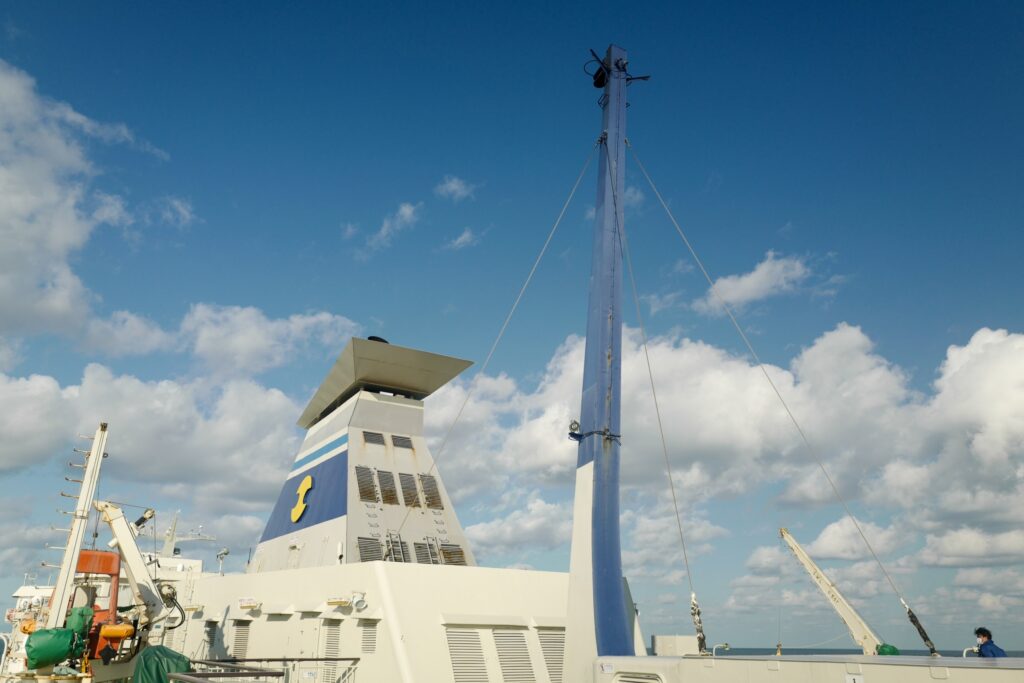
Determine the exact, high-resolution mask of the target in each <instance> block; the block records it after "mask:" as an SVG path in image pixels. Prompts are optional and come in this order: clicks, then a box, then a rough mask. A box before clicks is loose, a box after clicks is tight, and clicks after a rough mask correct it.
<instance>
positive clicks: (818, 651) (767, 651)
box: [718, 645, 1024, 657]
mask: <svg viewBox="0 0 1024 683" xmlns="http://www.w3.org/2000/svg"><path fill="white" fill-rule="evenodd" d="M964 647H968V646H967V645H964ZM939 653H940V654H941V655H942V656H943V657H960V656H961V655H962V654H963V650H939ZM774 654H775V648H774V647H734V648H732V649H730V650H722V648H719V649H718V656H719V657H728V656H729V655H733V656H737V655H774ZM782 654H784V655H859V654H862V652H861V651H860V650H854V649H852V648H841V647H833V648H827V647H823V648H796V647H793V648H787V647H786V646H785V645H783V646H782ZM900 654H902V655H920V656H922V657H926V656H927V655H928V650H900ZM1006 654H1007V655H1008V656H1010V657H1024V651H1019V650H1013V651H1011V650H1007V651H1006ZM968 656H973V655H968Z"/></svg>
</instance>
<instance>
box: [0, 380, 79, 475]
mask: <svg viewBox="0 0 1024 683" xmlns="http://www.w3.org/2000/svg"><path fill="white" fill-rule="evenodd" d="M63 398H64V396H63V393H62V390H61V387H60V385H59V384H58V383H57V381H56V380H55V379H53V378H52V377H47V376H44V375H30V376H28V377H9V376H7V375H2V374H0V434H3V435H4V438H3V439H0V471H11V470H15V469H18V468H20V467H24V466H26V465H31V464H33V463H35V462H37V461H39V460H40V459H43V458H45V457H48V456H51V455H54V454H55V453H56V452H57V451H58V449H59V448H60V446H61V445H62V444H63V443H65V442H66V440H67V437H68V433H67V432H64V433H62V432H61V426H62V425H63V426H65V429H67V428H68V427H70V425H72V424H74V422H73V420H72V419H71V418H72V415H73V413H72V411H70V410H69V409H68V407H67V404H66V403H65V401H64V400H63ZM71 429H72V430H73V427H71Z"/></svg>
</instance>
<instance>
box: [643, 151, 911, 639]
mask: <svg viewBox="0 0 1024 683" xmlns="http://www.w3.org/2000/svg"><path fill="white" fill-rule="evenodd" d="M626 146H627V147H629V151H630V152H631V153H632V154H633V160H634V161H636V164H637V166H638V167H639V168H640V171H641V172H642V173H643V175H644V178H646V179H647V183H648V184H649V185H650V186H651V190H653V191H654V194H655V196H656V197H657V198H658V201H659V202H661V206H662V208H663V209H665V213H666V214H668V218H669V220H670V221H672V225H673V226H675V229H676V232H677V233H679V236H680V237H681V238H682V240H683V244H685V245H686V248H687V250H689V252H690V256H692V257H693V260H694V262H695V263H696V264H697V267H698V268H700V272H701V273H702V274H703V275H704V279H705V280H707V281H708V285H709V286H710V288H711V293H712V294H713V295H714V297H715V299H716V300H717V301H718V303H719V305H720V306H721V307H722V310H724V311H725V313H726V315H728V316H729V320H730V321H731V322H732V326H733V327H734V328H736V332H737V333H738V334H739V335H740V338H741V339H742V340H743V343H744V344H745V345H746V347H747V351H749V352H750V355H751V356H752V357H753V358H754V362H755V363H757V367H758V368H759V369H760V370H761V373H762V374H763V375H764V377H765V379H766V380H768V384H769V385H770V386H771V388H772V391H774V392H775V396H776V397H777V398H778V399H779V402H780V403H781V404H782V407H783V408H784V409H785V411H786V414H787V415H788V416H789V420H790V422H792V423H793V426H794V427H795V428H796V431H797V433H798V434H799V435H800V439H801V441H802V442H803V444H804V447H805V448H806V450H807V452H808V453H810V455H811V457H812V458H813V459H814V461H815V462H816V463H817V464H818V467H819V468H820V469H821V472H822V474H824V475H825V479H826V480H827V481H828V484H829V486H830V487H831V488H832V493H833V494H834V495H835V497H836V500H838V501H839V503H840V505H842V507H843V510H844V511H845V512H846V515H847V517H849V518H850V521H851V522H853V525H854V527H856V529H857V533H858V534H860V537H861V539H862V540H863V541H864V545H865V546H866V547H867V549H868V551H869V552H870V553H871V556H872V557H873V558H874V560H875V563H876V564H877V565H878V568H879V569H881V570H882V574H883V575H884V576H885V579H886V581H888V582H889V586H890V587H892V590H893V592H894V593H895V594H896V597H898V598H899V599H900V602H901V603H902V604H903V606H904V607H906V609H907V612H908V613H910V614H913V612H912V611H911V609H910V607H909V606H908V605H907V602H906V600H904V598H903V595H902V594H901V593H900V589H899V588H897V587H896V582H895V581H893V578H892V576H890V574H889V572H888V571H887V570H886V568H885V565H884V564H882V560H881V559H880V558H879V557H878V554H877V553H876V552H875V549H874V547H873V546H872V545H871V542H870V541H869V540H868V537H867V535H866V534H865V533H864V529H863V528H861V525H860V522H858V521H857V518H856V517H854V516H853V512H852V511H851V510H850V506H849V505H848V504H847V502H846V499H844V498H843V496H842V494H841V493H840V492H839V487H838V486H836V483H835V481H834V480H833V479H832V476H831V475H830V474H829V473H828V469H827V468H826V467H825V463H824V461H823V460H822V459H821V457H820V456H819V455H818V452H817V451H816V450H815V449H814V447H813V446H811V442H810V440H808V438H807V435H806V434H805V433H804V430H803V428H802V427H801V426H800V423H799V422H798V421H797V419H796V416H795V415H794V414H793V411H792V410H791V409H790V407H789V404H788V403H787V402H786V399H785V398H783V396H782V392H780V391H779V388H778V387H777V386H776V384H775V382H774V381H772V378H771V375H769V374H768V369H767V368H766V367H765V365H764V363H763V362H762V361H761V358H760V356H758V355H757V352H756V351H755V350H754V345H753V344H751V343H750V339H749V338H748V337H747V335H746V333H745V332H744V331H743V328H742V327H740V324H739V322H738V321H737V320H736V316H735V315H734V314H733V311H732V308H731V307H730V306H729V305H728V304H727V303H726V302H725V300H724V299H723V298H722V297H721V295H720V294H719V292H718V289H717V288H716V287H715V282H714V280H712V278H711V275H710V274H709V273H708V270H707V268H705V267H704V263H703V262H702V261H701V260H700V257H699V256H697V251H696V250H695V249H694V248H693V245H692V244H690V240H689V239H688V238H687V237H686V233H685V232H683V229H682V228H681V227H680V226H679V222H678V221H676V218H675V216H674V215H672V211H671V210H670V209H669V208H668V204H666V203H665V199H664V198H663V197H662V196H661V193H660V192H659V191H658V187H657V186H656V185H655V184H654V181H653V180H652V179H651V176H650V174H649V173H648V172H647V169H646V168H645V167H644V165H643V162H641V161H640V157H639V156H638V155H637V153H636V150H635V149H633V145H631V144H630V143H629V140H626ZM911 621H913V619H911Z"/></svg>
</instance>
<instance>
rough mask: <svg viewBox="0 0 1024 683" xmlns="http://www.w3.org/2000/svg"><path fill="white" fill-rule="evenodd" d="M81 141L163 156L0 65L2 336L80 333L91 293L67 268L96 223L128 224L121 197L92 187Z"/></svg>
mask: <svg viewBox="0 0 1024 683" xmlns="http://www.w3.org/2000/svg"><path fill="white" fill-rule="evenodd" d="M86 137H90V138H95V139H98V140H101V141H103V142H108V143H120V144H128V145H131V146H133V147H135V148H137V149H142V150H144V151H148V152H151V153H154V154H156V155H157V156H164V157H165V156H166V153H163V152H161V151H160V150H157V149H156V148H154V147H152V146H151V145H148V143H145V142H143V141H140V140H139V139H138V138H136V136H135V135H134V134H133V133H132V131H131V130H130V129H129V128H128V127H127V126H125V125H124V124H120V123H118V124H105V123H100V122H97V121H93V120H92V119H90V118H88V117H86V116H85V115H83V114H80V113H78V112H76V111H75V110H74V109H72V108H71V107H70V106H69V105H67V104H65V103H62V102H55V101H52V100H50V99H48V98H46V97H43V96H42V95H40V94H39V93H38V92H37V91H36V84H35V81H33V80H32V78H31V77H29V76H28V75H27V74H26V73H24V72H22V71H19V70H18V69H15V68H14V67H12V66H10V65H9V64H7V63H6V62H3V61H0V332H6V333H13V334H17V335H31V334H36V333H41V332H56V333H61V334H69V335H70V334H78V333H80V332H81V330H82V328H83V326H84V325H85V323H86V321H87V320H88V319H89V317H90V306H91V304H92V301H93V296H92V294H91V293H90V292H89V291H88V289H87V288H86V287H85V285H83V284H82V282H81V280H80V279H79V278H78V276H77V275H76V274H75V273H74V271H73V270H72V267H71V261H72V260H73V258H74V256H75V255H76V254H77V253H78V252H79V251H80V250H81V249H82V247H83V246H84V245H85V244H86V242H87V241H88V240H89V238H90V236H91V234H92V233H93V231H94V230H95V229H96V228H97V227H98V226H100V225H112V226H117V227H122V228H127V227H128V226H130V225H131V224H132V223H133V222H134V221H135V217H134V216H133V215H132V212H131V211H130V210H129V208H128V207H127V205H126V204H125V201H124V199H123V198H122V197H120V196H118V195H115V194H111V193H107V192H103V191H100V190H97V189H93V188H92V185H93V184H94V181H95V178H96V177H97V175H98V172H97V170H96V169H95V168H94V167H93V165H92V164H91V163H90V161H89V159H88V158H87V157H86V154H85V152H84V149H83V144H82V142H83V139H84V138H86Z"/></svg>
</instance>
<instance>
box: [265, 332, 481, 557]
mask: <svg viewBox="0 0 1024 683" xmlns="http://www.w3.org/2000/svg"><path fill="white" fill-rule="evenodd" d="M470 365H471V363H470V362H469V361H464V360H460V359H458V358H451V357H449V356H441V355H438V354H435V353H427V352H425V351H417V350H414V349H408V348H403V347H400V346H394V345H391V344H388V343H387V342H385V341H383V340H377V339H373V340H367V339H358V338H357V339H352V341H351V342H349V344H348V346H346V347H345V350H344V351H342V353H341V355H340V356H339V358H338V360H337V362H336V363H335V364H334V367H333V368H332V369H331V371H330V373H329V374H328V375H327V377H326V379H324V381H323V383H322V384H321V386H320V388H319V389H318V390H317V392H316V394H315V395H314V396H313V398H312V399H311V400H310V402H309V405H308V406H307V407H306V409H305V411H304V412H303V413H302V416H301V417H300V418H299V426H300V427H302V428H304V429H306V430H307V431H306V438H305V440H304V441H303V443H302V447H301V448H300V449H299V453H298V454H297V455H296V456H295V461H294V462H293V463H292V466H291V470H290V471H289V473H288V477H287V479H286V480H285V483H284V486H283V487H282V488H281V494H280V496H279V497H278V499H277V503H276V504H275V505H274V508H273V511H272V512H271V513H270V518H269V520H268V521H267V526H266V529H265V530H264V532H263V536H262V538H261V539H260V544H259V545H258V546H257V548H256V551H255V553H254V555H253V558H252V562H251V563H250V566H249V571H251V572H256V573H261V572H267V571H275V570H280V569H297V568H304V567H320V566H327V565H337V564H351V563H358V562H369V561H372V560H384V559H388V560H392V561H394V562H403V563H416V564H445V565H464V566H473V565H475V564H476V562H475V560H474V559H473V553H472V551H471V550H470V548H469V546H468V544H467V543H466V538H465V534H464V532H463V530H462V526H461V525H460V524H459V520H458V517H457V516H456V514H455V510H454V508H453V507H452V504H451V499H450V498H449V497H448V492H447V490H446V489H445V486H444V483H443V482H442V480H441V478H440V476H438V474H437V469H436V467H435V465H434V460H433V458H432V457H431V455H430V451H429V450H428V449H427V445H426V441H425V440H424V437H423V399H425V398H426V397H427V396H429V395H430V394H432V393H433V392H434V391H436V390H437V389H438V388H440V387H441V386H443V385H444V384H446V383H447V382H449V381H450V380H452V379H454V378H455V377H456V376H457V375H458V374H459V373H461V372H462V371H463V370H465V369H466V368H468V367H469V366H470Z"/></svg>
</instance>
